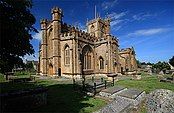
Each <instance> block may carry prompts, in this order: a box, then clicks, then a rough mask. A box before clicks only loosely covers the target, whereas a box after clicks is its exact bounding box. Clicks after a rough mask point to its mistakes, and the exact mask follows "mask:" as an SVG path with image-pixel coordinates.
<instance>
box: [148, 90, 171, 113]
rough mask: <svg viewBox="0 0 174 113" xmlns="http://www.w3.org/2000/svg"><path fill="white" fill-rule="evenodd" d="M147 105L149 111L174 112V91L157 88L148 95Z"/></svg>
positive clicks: (159, 112) (158, 112) (152, 112)
mask: <svg viewBox="0 0 174 113" xmlns="http://www.w3.org/2000/svg"><path fill="white" fill-rule="evenodd" d="M146 106H147V110H148V113H174V92H172V91H170V90H166V89H157V90H155V91H153V92H151V93H150V94H149V95H148V97H147V101H146Z"/></svg>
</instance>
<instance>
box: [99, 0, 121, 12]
mask: <svg viewBox="0 0 174 113" xmlns="http://www.w3.org/2000/svg"><path fill="white" fill-rule="evenodd" d="M117 2H118V0H114V1H104V2H103V3H102V4H101V6H102V8H103V10H107V9H109V8H112V7H114V5H115V4H116V3H117Z"/></svg>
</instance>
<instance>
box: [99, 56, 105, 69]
mask: <svg viewBox="0 0 174 113" xmlns="http://www.w3.org/2000/svg"><path fill="white" fill-rule="evenodd" d="M99 69H104V59H103V58H102V57H100V58H99Z"/></svg>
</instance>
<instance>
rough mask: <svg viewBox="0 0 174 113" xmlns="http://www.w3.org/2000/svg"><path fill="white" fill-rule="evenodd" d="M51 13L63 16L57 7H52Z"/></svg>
mask: <svg viewBox="0 0 174 113" xmlns="http://www.w3.org/2000/svg"><path fill="white" fill-rule="evenodd" d="M51 13H52V14H53V13H59V14H63V11H62V9H60V8H59V7H53V8H52V10H51Z"/></svg>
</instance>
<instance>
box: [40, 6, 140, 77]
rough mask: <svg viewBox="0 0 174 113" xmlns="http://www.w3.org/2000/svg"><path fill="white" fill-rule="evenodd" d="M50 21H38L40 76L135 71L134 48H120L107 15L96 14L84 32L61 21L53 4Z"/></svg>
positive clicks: (59, 11) (60, 14)
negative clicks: (39, 30)
mask: <svg viewBox="0 0 174 113" xmlns="http://www.w3.org/2000/svg"><path fill="white" fill-rule="evenodd" d="M51 14H52V20H47V19H43V20H42V21H41V30H42V41H41V45H40V51H39V70H38V72H39V73H40V75H46V76H66V77H81V76H82V75H96V76H99V75H102V76H106V75H107V74H109V73H120V74H124V72H136V70H137V64H136V59H135V51H134V48H133V47H131V48H127V49H124V50H119V44H118V41H119V40H118V38H116V37H115V36H112V35H111V34H110V18H105V19H102V18H101V17H95V18H94V19H92V20H90V21H88V22H87V24H86V26H87V32H84V31H82V30H79V29H78V28H75V27H73V26H71V25H67V24H66V23H64V22H63V20H62V18H63V11H62V10H61V9H60V8H58V7H54V8H53V9H52V11H51Z"/></svg>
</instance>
